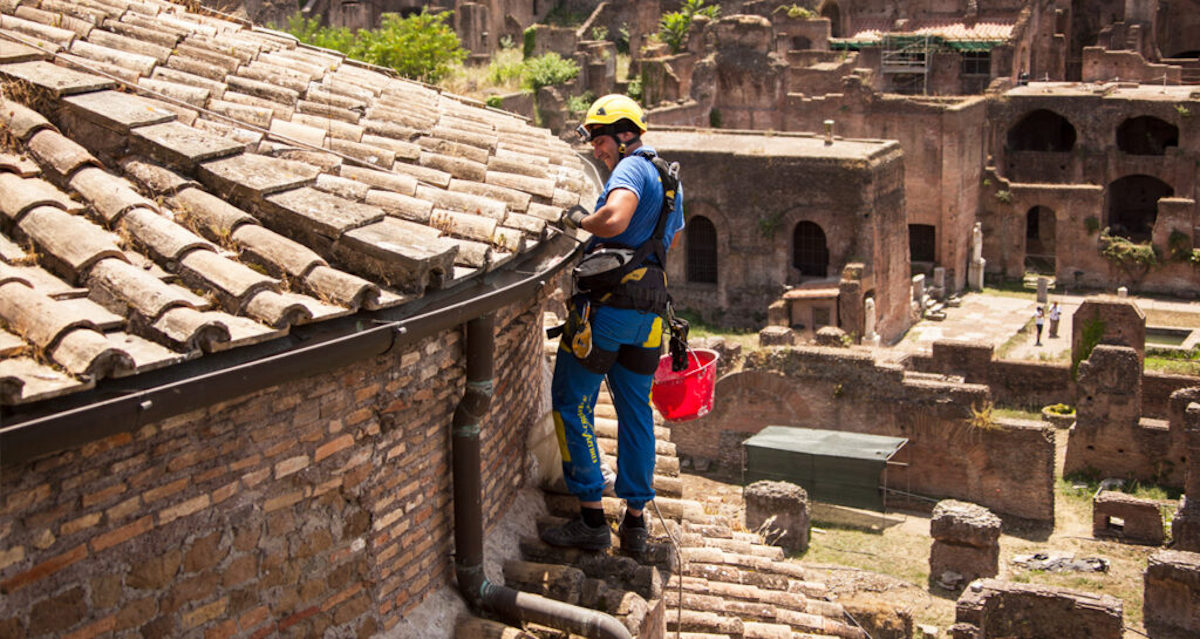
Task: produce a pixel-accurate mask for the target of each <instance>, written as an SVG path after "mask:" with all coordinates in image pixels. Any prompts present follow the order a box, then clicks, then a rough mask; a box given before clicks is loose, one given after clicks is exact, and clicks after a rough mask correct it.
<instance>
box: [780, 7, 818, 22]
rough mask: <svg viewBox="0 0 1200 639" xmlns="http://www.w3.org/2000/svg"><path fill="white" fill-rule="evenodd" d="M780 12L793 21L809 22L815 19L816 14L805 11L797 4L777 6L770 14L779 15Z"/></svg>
mask: <svg viewBox="0 0 1200 639" xmlns="http://www.w3.org/2000/svg"><path fill="white" fill-rule="evenodd" d="M780 11H785V12H787V17H789V18H793V19H800V20H811V19H813V18H815V17H817V12H815V11H813V10H812V9H806V8H805V7H802V6H800V5H798V4H791V5H779V6H778V7H776V8H775V10H774V11H772V13H779V12H780Z"/></svg>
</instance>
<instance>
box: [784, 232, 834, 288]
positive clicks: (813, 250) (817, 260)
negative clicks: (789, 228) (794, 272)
mask: <svg viewBox="0 0 1200 639" xmlns="http://www.w3.org/2000/svg"><path fill="white" fill-rule="evenodd" d="M792 266H794V267H796V269H798V270H799V271H800V275H801V276H803V277H825V276H826V275H827V274H828V272H829V247H828V245H826V243H825V231H822V230H821V227H820V226H818V225H817V224H816V223H814V222H808V221H804V222H800V223H799V224H797V225H796V229H795V231H793V232H792Z"/></svg>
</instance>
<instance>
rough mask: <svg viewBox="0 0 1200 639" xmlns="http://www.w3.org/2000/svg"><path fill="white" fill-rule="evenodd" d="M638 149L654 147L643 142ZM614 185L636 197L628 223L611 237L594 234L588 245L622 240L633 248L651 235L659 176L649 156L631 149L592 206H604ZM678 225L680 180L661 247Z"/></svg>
mask: <svg viewBox="0 0 1200 639" xmlns="http://www.w3.org/2000/svg"><path fill="white" fill-rule="evenodd" d="M638 151H647V152H649V153H654V149H652V148H650V147H648V146H644V145H643V146H642V147H640V148H639V149H638ZM614 189H628V190H629V191H632V192H633V193H634V195H636V196H637V198H638V205H637V209H635V210H634V212H633V218H632V219H631V220H629V226H627V227H626V228H625V230H624V231H621V232H620V233H618V234H617V235H615V236H613V237H594V238H592V241H591V245H595V244H597V243H600V244H623V245H625V246H628V247H630V248H637V247H638V246H640V245H641V244H642V242H645V241H646V240H648V239H650V236H652V235H654V227H655V226H656V225H657V224H658V213H659V211H660V210H662V202H663V185H662V179H661V178H659V176H658V169H656V168H654V165H653V164H652V163H651V162H650V160H648V159H647V158H644V157H641V156H639V155H636V154H633V153H631V154H630V155H628V156H626V157H624V158H622V159H621V161H620V162H618V163H617V166H616V167H615V168H614V169H613V172H612V175H611V176H610V177H609V178H608V182H606V183H605V184H604V191H603V192H602V193H600V198H599V199H598V200H596V209H599V208H600V207H601V206H604V203H605V202H607V201H608V194H609V193H610V192H612V191H613V190H614ZM682 228H683V184H682V183H681V184H680V185H679V188H678V189H676V193H675V210H674V211H671V214H670V215H669V216H668V217H667V225H666V228H664V229H663V250H664V251H665V250H666V249H669V248H671V241H672V240H674V239H675V234H676V233H678V232H679V230H680V229H682Z"/></svg>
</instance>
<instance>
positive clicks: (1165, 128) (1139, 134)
mask: <svg viewBox="0 0 1200 639" xmlns="http://www.w3.org/2000/svg"><path fill="white" fill-rule="evenodd" d="M1169 147H1176V148H1178V147H1179V127H1177V126H1175V125H1174V124H1171V123H1170V122H1167V121H1165V120H1162V119H1160V118H1156V117H1154V116H1152V115H1139V116H1137V117H1132V118H1128V119H1126V120H1125V121H1124V122H1122V123H1121V124H1120V125H1119V126H1118V127H1117V148H1119V149H1121V150H1122V151H1124V152H1125V153H1128V154H1130V155H1166V153H1167V148H1169Z"/></svg>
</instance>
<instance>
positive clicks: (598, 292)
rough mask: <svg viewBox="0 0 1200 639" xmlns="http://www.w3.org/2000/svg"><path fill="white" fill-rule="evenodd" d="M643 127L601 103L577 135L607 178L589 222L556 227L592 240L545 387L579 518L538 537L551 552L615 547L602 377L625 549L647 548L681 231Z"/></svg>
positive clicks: (577, 214)
mask: <svg viewBox="0 0 1200 639" xmlns="http://www.w3.org/2000/svg"><path fill="white" fill-rule="evenodd" d="M645 132H646V117H645V115H644V113H643V112H642V109H641V107H639V106H638V104H637V103H636V102H634V101H633V100H632V99H630V98H628V97H626V96H624V95H606V96H604V97H602V98H600V99H598V100H596V101H595V103H593V104H592V106H591V108H590V109H588V112H587V115H586V116H585V118H584V121H583V124H581V125H580V126H579V128H578V129H577V133H579V135H580V138H581V139H583V140H585V141H587V142H590V143H591V146H592V155H593V156H594V157H595V158H596V159H597V160H599V161H600V162H603V163H604V165H605V166H607V167H608V169H609V171H611V173H612V174H611V176H610V177H609V179H608V181H607V182H606V183H605V185H604V190H603V192H602V193H601V194H600V197H599V199H598V200H597V203H596V208H595V210H594V211H592V212H589V211H588V210H587V209H585V208H583V207H582V206H575V207H572V208H571V209H570V210H569V211H566V212H565V213H564V215H563V224H565V225H566V226H568V227H572V228H581V229H583V230H585V231H588V232H589V233H591V234H592V236H593V237H592V238H591V240H589V241H588V244H587V246H586V247H585V252H584V257H583V260H582V261H581V262H580V264H579V266H578V267H576V269H575V289H576V293H575V294H574V295H572V297H571V300H570V304H569V307H568V320H567V323H566V324H565V326H564V334H563V338H562V341H561V343H560V346H559V349H558V353H557V358H556V360H555V366H554V378H553V382H552V385H551V399H552V403H553V415H554V425H555V429H556V431H557V434H558V441H559V446H560V448H561V451H562V458H563V475H564V479H565V480H566V485H567V488H568V489H569V490H570V491H571V493H572V494H573V495H575V496H576V497H577V498H578V499H579V506H580V509H579V515H578V516H577V517H575V518H574V519H572V520H570V521H569V522H567V523H566V524H564V525H562V526H557V527H553V528H549V529H546V530H545V531H544V532H543V533H542V535H541V538H542V540H543V541H545V542H546V543H547V544H550V545H553V546H564V547H573V548H580V549H584V550H604V549H606V548H608V547H609V546H610V545H611V544H612V541H611V536H610V530H609V527H608V524H607V522H606V521H605V517H604V510H603V507H602V505H601V495H602V493H603V491H604V489H605V480H604V477H603V475H602V473H601V459H600V456H601V451H600V448H599V446H598V445H597V443H596V432H595V424H594V411H595V406H596V395H597V393H598V392H599V390H600V382H601V381H602V380H603V379H604V378H605V377H607V378H608V387H609V390H610V391H611V394H612V400H613V404H614V406H615V408H616V411H617V421H618V431H617V450H618V454H617V476H616V482H615V485H614V486H613V488H614V490H615V492H616V494H617V496H618V497H619V498H621V499H623V500H624V501H625V514H624V517H623V519H622V520H621V524H620V526H619V528H618V537H619V538H620V544H621V550H622V552H626V553H629V554H634V555H637V554H640V553H642V552H643V551H644V550H645V547H646V541H647V538H648V534H647V528H646V518H645V514H644V508H645V506H646V504H647V503H648V502H649V501H650V500H652V499H654V488H653V486H652V481H653V474H654V459H655V451H654V449H655V446H654V419H653V413H652V410H651V408H650V387H651V383H652V381H653V378H654V372H655V370H656V369H657V367H658V361H659V354H660V350H661V346H662V339H663V332H664V319H663V318H664V317H665V316H666V315H667V314H668V312H669V310H668V304H669V296H668V295H667V290H666V284H667V282H666V273H665V271H664V270H663V267H664V266H665V265H666V253H667V249H669V248H670V246H671V241H672V239H673V238H674V237H675V234H676V233H677V232H678V231H679V230H680V229H682V228H683V194H682V191H681V189H680V188H679V186H678V180H677V171H678V165H672V166H668V165H667V164H666V162H664V161H663V160H661V159H660V158H658V157H657V154H656V153H655V151H654V149H652V148H650V147H649V146H647V145H645V144H643V143H642V138H641V136H642V134H643V133H645Z"/></svg>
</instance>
